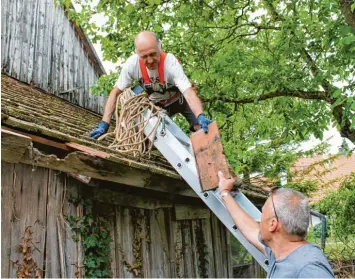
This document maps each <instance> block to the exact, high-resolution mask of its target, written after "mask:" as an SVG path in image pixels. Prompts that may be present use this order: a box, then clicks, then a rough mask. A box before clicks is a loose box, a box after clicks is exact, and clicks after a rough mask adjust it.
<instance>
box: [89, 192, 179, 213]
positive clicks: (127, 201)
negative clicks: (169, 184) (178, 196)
mask: <svg viewBox="0 0 355 279" xmlns="http://www.w3.org/2000/svg"><path fill="white" fill-rule="evenodd" d="M93 193H94V197H95V200H97V201H99V202H102V203H108V204H116V205H120V206H130V207H135V208H142V209H158V208H171V207H173V203H172V202H171V201H168V200H158V199H155V198H151V197H146V196H139V195H136V194H128V193H121V192H114V191H110V190H107V189H100V188H96V189H94V190H93ZM138 194H139V193H138Z"/></svg>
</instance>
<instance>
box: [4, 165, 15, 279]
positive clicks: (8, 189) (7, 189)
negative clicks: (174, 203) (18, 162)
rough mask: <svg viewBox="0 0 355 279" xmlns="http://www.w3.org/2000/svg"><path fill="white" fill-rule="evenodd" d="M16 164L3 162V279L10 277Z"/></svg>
mask: <svg viewBox="0 0 355 279" xmlns="http://www.w3.org/2000/svg"><path fill="white" fill-rule="evenodd" d="M13 175H14V164H10V163H6V162H4V161H1V277H2V278H8V277H10V274H9V272H10V265H11V262H10V251H11V216H12V210H13V203H12V187H13Z"/></svg>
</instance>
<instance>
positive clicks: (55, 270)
mask: <svg viewBox="0 0 355 279" xmlns="http://www.w3.org/2000/svg"><path fill="white" fill-rule="evenodd" d="M48 175H49V177H48V202H47V228H46V229H47V234H46V244H47V249H46V263H45V270H46V272H45V274H46V277H48V278H61V277H62V278H63V277H68V274H63V273H62V272H63V271H62V270H61V269H62V268H61V264H60V263H61V260H62V259H63V257H65V255H64V254H62V253H63V251H61V250H63V249H60V245H61V246H62V245H63V239H62V238H60V236H61V235H63V232H61V235H58V231H63V229H64V228H62V224H61V223H62V222H61V221H60V222H58V221H57V219H58V218H59V216H60V214H61V213H62V202H63V191H64V187H63V177H62V176H61V175H58V173H56V171H53V170H49V174H48ZM59 224H60V225H59ZM58 226H60V227H58Z"/></svg>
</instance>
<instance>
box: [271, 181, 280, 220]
mask: <svg viewBox="0 0 355 279" xmlns="http://www.w3.org/2000/svg"><path fill="white" fill-rule="evenodd" d="M280 188H281V187H280V186H275V187H272V188H271V191H270V197H271V202H272V207H273V208H274V213H275V217H276V220H277V222H278V221H279V217H278V216H277V213H276V207H275V203H274V198H273V196H272V194H273V193H274V192H276V190H277V189H280Z"/></svg>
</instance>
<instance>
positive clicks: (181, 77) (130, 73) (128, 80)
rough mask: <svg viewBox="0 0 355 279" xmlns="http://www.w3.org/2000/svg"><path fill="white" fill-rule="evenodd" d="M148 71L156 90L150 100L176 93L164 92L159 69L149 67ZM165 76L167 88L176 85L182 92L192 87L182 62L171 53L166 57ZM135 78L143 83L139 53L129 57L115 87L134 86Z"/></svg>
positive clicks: (121, 88)
mask: <svg viewBox="0 0 355 279" xmlns="http://www.w3.org/2000/svg"><path fill="white" fill-rule="evenodd" d="M147 72H148V76H149V79H150V82H151V85H152V89H153V91H154V93H153V94H151V95H150V96H149V99H150V100H152V101H153V102H157V101H161V100H167V99H169V98H170V97H172V96H173V95H174V94H175V93H176V92H172V91H167V92H165V93H164V94H163V92H164V90H163V88H162V86H161V85H160V80H159V73H158V69H155V70H149V69H148V68H147ZM164 78H165V86H166V89H169V88H171V87H174V86H176V87H177V88H178V89H179V91H180V92H182V93H184V92H185V90H186V89H188V88H190V87H191V83H190V81H189V79H188V78H187V76H186V75H185V73H184V70H183V69H182V66H181V64H180V63H179V61H178V60H177V59H176V57H175V56H174V55H173V54H171V53H168V54H167V55H166V58H165V65H164ZM134 80H135V81H138V82H139V83H140V84H141V85H143V79H142V73H141V70H140V67H139V56H138V55H137V54H134V55H132V56H131V57H129V58H128V59H127V61H126V63H125V64H124V65H123V68H122V71H121V74H120V77H119V78H118V80H117V82H116V84H115V87H117V88H118V89H120V90H121V91H123V90H124V89H125V88H127V87H130V86H132V82H133V81H134ZM143 87H144V86H143Z"/></svg>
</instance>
